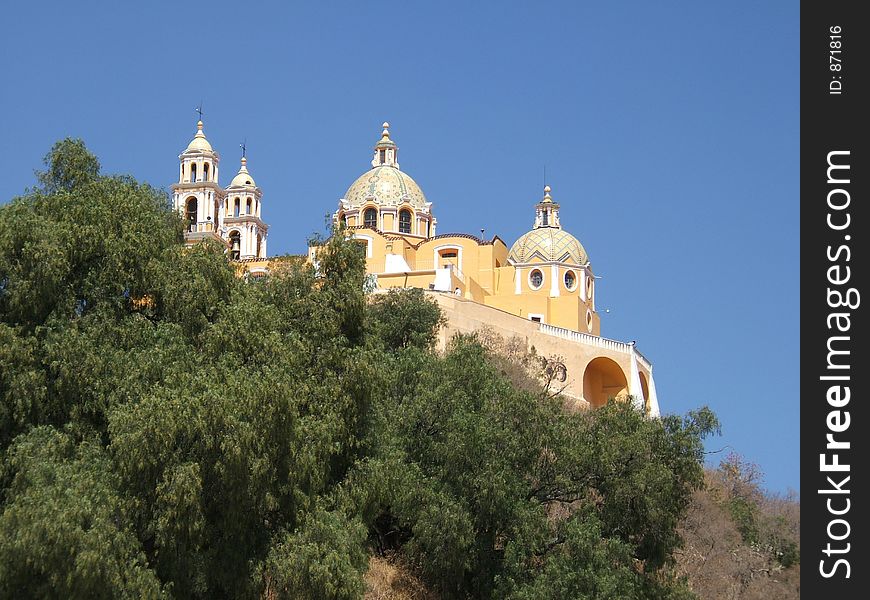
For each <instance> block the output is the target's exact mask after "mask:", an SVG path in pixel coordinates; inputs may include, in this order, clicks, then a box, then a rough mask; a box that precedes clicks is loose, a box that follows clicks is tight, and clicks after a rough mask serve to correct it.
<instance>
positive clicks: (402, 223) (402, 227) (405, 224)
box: [399, 210, 411, 233]
mask: <svg viewBox="0 0 870 600" xmlns="http://www.w3.org/2000/svg"><path fill="white" fill-rule="evenodd" d="M399 233H411V213H410V212H408V211H407V210H403V211H401V212H400V213H399Z"/></svg>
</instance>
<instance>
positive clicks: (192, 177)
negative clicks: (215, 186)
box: [190, 163, 196, 182]
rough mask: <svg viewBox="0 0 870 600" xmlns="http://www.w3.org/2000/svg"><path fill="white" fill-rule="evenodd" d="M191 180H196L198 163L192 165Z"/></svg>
mask: <svg viewBox="0 0 870 600" xmlns="http://www.w3.org/2000/svg"><path fill="white" fill-rule="evenodd" d="M190 181H191V182H194V181H196V163H193V164H191V165H190Z"/></svg>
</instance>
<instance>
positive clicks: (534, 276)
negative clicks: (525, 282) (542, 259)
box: [529, 269, 544, 290]
mask: <svg viewBox="0 0 870 600" xmlns="http://www.w3.org/2000/svg"><path fill="white" fill-rule="evenodd" d="M529 285H530V286H531V287H532V289H533V290H539V289H541V286H542V285H544V274H543V273H542V272H541V270H540V269H533V270H532V272H531V273H529Z"/></svg>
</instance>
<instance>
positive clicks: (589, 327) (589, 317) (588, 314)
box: [586, 308, 592, 333]
mask: <svg viewBox="0 0 870 600" xmlns="http://www.w3.org/2000/svg"><path fill="white" fill-rule="evenodd" d="M586 330H587V331H588V332H589V333H592V311H591V310H589V309H588V308H587V309H586Z"/></svg>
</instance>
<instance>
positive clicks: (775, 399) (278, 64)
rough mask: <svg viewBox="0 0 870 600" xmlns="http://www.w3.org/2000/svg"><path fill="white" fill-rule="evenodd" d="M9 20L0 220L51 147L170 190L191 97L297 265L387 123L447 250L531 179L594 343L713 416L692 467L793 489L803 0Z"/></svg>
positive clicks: (189, 6) (251, 8) (519, 219)
mask: <svg viewBox="0 0 870 600" xmlns="http://www.w3.org/2000/svg"><path fill="white" fill-rule="evenodd" d="M79 5H81V6H79ZM4 21H5V22H6V23H7V24H8V25H11V26H10V27H7V29H6V30H5V31H4V35H3V36H2V37H0V58H2V63H3V65H4V71H5V72H4V86H3V93H2V94H0V174H2V177H0V201H3V202H5V201H8V200H9V199H10V198H12V197H14V196H15V195H18V194H20V193H22V192H23V191H24V190H25V188H27V187H29V186H32V185H33V184H34V177H33V170H34V169H36V168H39V167H40V166H41V159H42V157H43V155H44V154H45V153H46V152H47V151H48V149H49V148H50V147H51V145H52V144H53V143H54V142H55V141H56V140H58V139H61V138H63V137H65V136H74V137H80V138H82V139H84V140H85V142H86V143H87V145H88V147H89V148H90V149H91V150H92V151H93V152H95V153H96V154H97V155H98V156H99V158H100V160H101V162H102V165H103V168H104V171H106V172H110V173H127V174H131V175H133V176H135V177H136V178H138V179H140V180H145V181H148V182H149V183H151V184H153V185H155V186H159V187H164V188H165V187H168V186H169V185H170V184H171V183H173V181H174V179H175V177H176V176H177V164H178V163H177V155H178V153H179V152H180V151H181V150H183V149H184V148H185V146H186V145H187V143H188V142H189V140H190V138H191V137H192V136H193V134H194V133H195V123H196V114H195V112H194V107H196V105H197V104H199V102H200V101H202V103H203V108H204V112H205V117H204V121H205V132H206V135H207V136H208V138H209V140H210V141H211V142H212V145H213V146H214V147H215V149H217V150H218V151H219V152H220V153H221V155H222V162H221V169H222V171H221V183H223V184H224V185H225V184H226V183H227V182H228V181H229V179H230V178H231V177H232V175H233V174H234V173H235V171H236V169H237V166H238V159H239V143H240V142H241V141H242V140H245V139H246V140H247V145H248V159H249V168H250V171H251V173H252V175H253V176H254V177H255V178H256V181H257V183H258V185H260V187H261V188H262V189H263V190H264V200H263V202H264V204H263V216H264V218H265V220H266V221H268V222H269V223H270V225H271V230H270V235H269V252H270V254H278V253H285V252H290V253H302V252H304V251H305V245H306V244H305V240H306V239H307V237H308V236H309V235H310V234H311V233H312V232H314V231H315V230H320V229H322V227H323V222H324V219H323V217H324V215H325V214H327V213H328V212H331V211H333V210H334V208H335V206H336V202H337V200H338V198H340V197H341V196H342V194H343V193H344V191H345V190H346V189H347V186H348V185H350V183H351V182H353V180H354V179H355V178H356V177H357V176H358V175H360V174H361V173H362V172H363V171H365V170H366V169H367V168H368V167H369V161H370V160H371V155H370V152H371V147H372V146H373V144H374V143H375V142H376V141H377V139H378V135H379V133H380V124H381V122H383V121H384V120H388V121H390V123H391V124H392V128H391V131H392V134H393V139H394V140H395V141H396V142H397V143H398V145H399V147H400V148H401V150H400V155H399V159H400V163H401V165H402V169H403V170H404V171H406V172H408V173H409V174H410V175H411V176H412V177H414V178H415V179H416V181H417V182H418V183H419V184H420V186H421V187H422V188H423V191H424V192H425V193H426V195H427V197H428V199H429V200H430V201H432V202H434V207H433V208H434V211H435V214H436V216H437V218H438V231H439V232H440V233H447V232H467V233H474V234H478V233H479V231H480V229H481V228H485V229H486V236H487V237H490V236H491V235H493V234H497V235H499V237H501V238H502V239H503V240H505V242H507V243H508V244H511V243H512V242H513V241H514V240H515V239H516V238H517V237H519V236H520V235H521V234H522V233H524V232H525V231H526V230H528V229H529V228H530V226H531V224H532V221H533V209H532V205H533V204H534V203H535V202H537V201H538V200H539V199H540V197H541V188H542V185H543V169H544V167H545V166H546V170H547V180H548V183H549V184H550V185H551V186H552V188H553V198H554V199H555V200H556V201H557V202H559V203H560V204H561V205H562V211H561V217H562V223H563V226H564V227H565V229H567V230H568V231H570V232H571V233H573V234H574V235H576V236H577V237H578V238H579V239H580V240H581V242H582V243H583V245H584V246H585V248H586V250H587V251H588V253H589V255H590V258H591V261H592V266H593V269H594V271H595V273H596V274H597V275H599V276H601V277H602V279H601V281H600V282H599V284H598V285H599V287H598V293H599V298H598V305H599V309H602V308H609V309H610V312H608V313H605V314H602V334H603V335H605V336H606V337H612V338H616V339H622V340H637V342H638V347H639V348H640V349H641V351H642V352H643V353H644V354H645V355H646V356H647V357H649V358H650V359H651V360H652V362H653V364H654V366H655V367H654V373H655V378H656V386H657V390H658V395H659V399H660V402H661V404H662V408H663V410H664V411H665V412H676V413H683V412H685V411H687V410H690V409H692V408H695V407H698V406H700V405H703V404H708V405H709V406H711V407H712V408H713V409H714V411H715V412H716V413H717V414H718V415H719V417H720V419H721V421H722V426H723V436H722V437H720V438H716V439H714V440H712V441H711V442H710V444H709V445H708V446H709V449H710V450H716V449H719V448H723V447H725V446H730V448H731V449H734V450H735V451H737V452H740V453H741V454H742V455H744V456H745V458H747V459H748V460H750V461H753V462H755V463H757V464H759V465H760V466H761V468H762V469H763V471H764V472H765V476H766V479H765V483H766V485H767V486H768V487H769V488H770V489H772V490H776V491H785V490H786V489H788V488H793V489H796V490H799V489H800V476H799V456H798V455H799V452H798V450H799V431H798V428H799V422H800V420H799V406H800V405H799V383H798V371H799V358H798V350H799V325H798V315H799V306H800V300H799V293H798V284H799V275H798V257H799V235H798V226H799V218H798V208H799V187H798V168H799V159H798V152H799V90H798V86H799V52H798V42H799V31H798V30H799V5H798V3H797V2H783V1H777V2H761V3H758V2H746V1H732V2H719V3H707V2H703V3H701V2H688V1H685V2H656V3H651V2H640V1H638V2H618V3H616V2H614V3H599V2H596V3H586V2H582V3H581V2H534V3H533V2H528V3H511V2H499V3H496V2H487V3H474V4H472V3H464V2H463V3H452V2H425V3H423V2H401V3H395V4H393V3H388V2H380V3H373V2H368V3H360V2H354V3H328V4H327V3H313V2H312V3H308V4H305V5H298V4H297V3H289V2H270V3H262V2H250V3H241V2H210V3H177V2H171V3H170V2H165V3H163V2H148V3H144V2H141V3H122V2H116V3H109V2H101V3H97V2H85V3H60V2H58V3H41V2H30V3H24V2H16V3H13V4H11V5H10V6H8V7H6V8H5V9H4ZM726 452H727V450H726V451H725V452H723V453H720V454H713V455H711V461H713V462H718V460H719V458H720V457H723V456H724V454H725V453H726Z"/></svg>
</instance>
